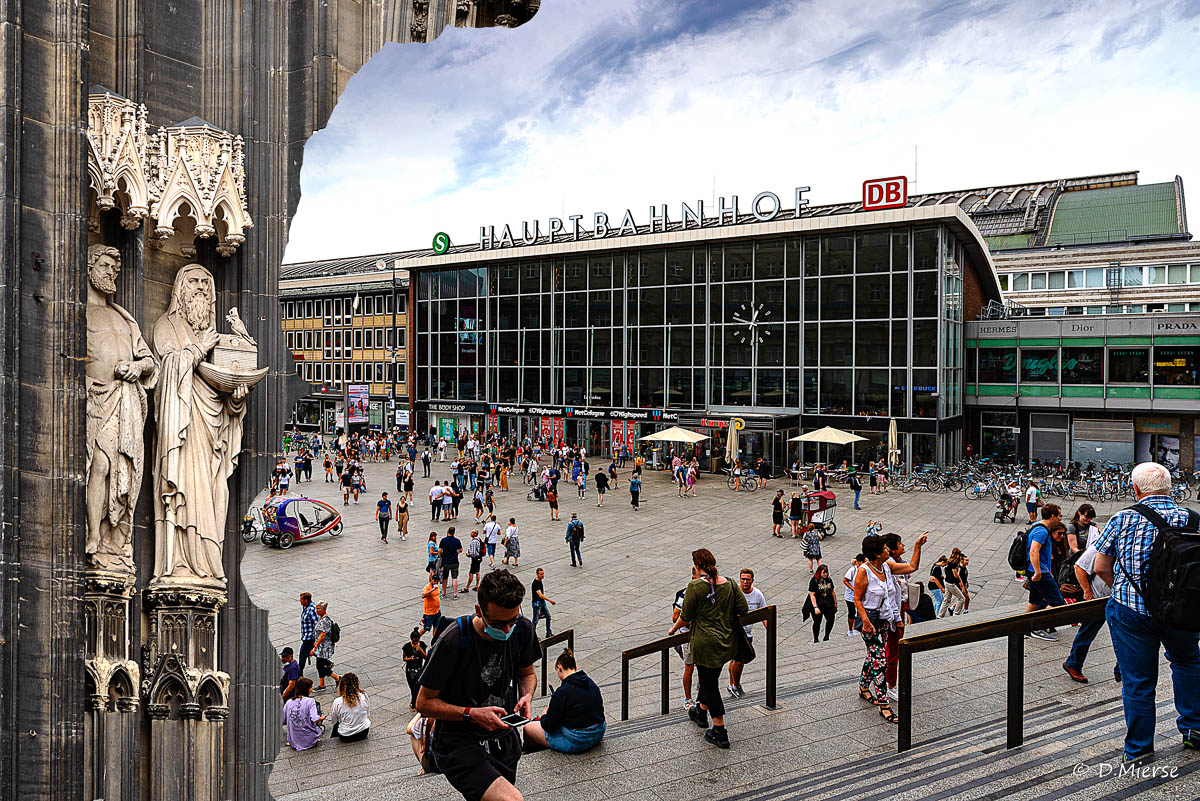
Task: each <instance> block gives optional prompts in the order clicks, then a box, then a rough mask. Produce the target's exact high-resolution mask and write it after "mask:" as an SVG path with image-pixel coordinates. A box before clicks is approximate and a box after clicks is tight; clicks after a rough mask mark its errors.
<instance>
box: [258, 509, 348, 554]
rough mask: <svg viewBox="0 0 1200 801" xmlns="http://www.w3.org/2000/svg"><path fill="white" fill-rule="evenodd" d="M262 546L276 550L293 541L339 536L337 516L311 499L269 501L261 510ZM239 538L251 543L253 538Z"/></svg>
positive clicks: (338, 518)
mask: <svg viewBox="0 0 1200 801" xmlns="http://www.w3.org/2000/svg"><path fill="white" fill-rule="evenodd" d="M262 521H263V522H262V543H263V545H273V546H277V547H279V548H284V549H287V548H291V547H292V545H294V544H295V543H296V541H297V540H309V539H312V538H313V537H319V536H321V535H322V534H328V535H329V536H331V537H337V536H339V535H340V534H341V533H342V515H341V513H340V512H339V511H338V510H337V509H335V508H333V507H332V506H330V505H329V504H327V503H325V502H324V501H318V500H315V499H313V498H290V497H282V498H270V499H268V500H267V502H266V503H264V504H263V507H262ZM242 539H244V540H246V541H247V542H253V537H251V538H250V539H246V535H245V533H243V536H242Z"/></svg>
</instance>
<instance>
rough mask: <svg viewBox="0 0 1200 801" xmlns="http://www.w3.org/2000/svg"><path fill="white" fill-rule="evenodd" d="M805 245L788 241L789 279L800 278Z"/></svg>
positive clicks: (797, 238) (797, 240)
mask: <svg viewBox="0 0 1200 801" xmlns="http://www.w3.org/2000/svg"><path fill="white" fill-rule="evenodd" d="M803 243H804V240H802V239H800V237H795V238H793V239H789V240H787V248H786V254H785V260H786V262H787V277H788V278H799V277H800V273H801V268H802V267H803V265H804V251H803ZM789 405H793V404H789Z"/></svg>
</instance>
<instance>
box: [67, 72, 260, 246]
mask: <svg viewBox="0 0 1200 801" xmlns="http://www.w3.org/2000/svg"><path fill="white" fill-rule="evenodd" d="M92 88H93V92H92V93H91V94H89V95H88V135H87V136H88V167H87V171H88V183H89V185H90V188H91V189H92V193H93V195H94V198H93V200H94V207H93V208H92V209H91V210H90V212H89V226H90V227H91V228H92V230H97V229H98V227H99V212H101V211H107V210H109V209H114V208H115V209H119V210H120V211H121V225H122V226H123V227H125V228H126V229H128V230H131V231H132V230H136V229H137V228H138V227H139V226H140V225H141V224H142V221H143V220H146V219H147V218H149V219H152V220H154V224H153V227H152V228H151V230H150V231H149V233H150V235H151V242H152V243H155V244H161V241H162V240H166V239H170V238H172V237H177V238H179V239H180V240H181V244H180V252H181V253H182V254H183V255H185V256H193V255H195V252H196V251H195V246H194V245H193V244H192V240H193V238H200V239H207V238H209V237H213V236H216V237H217V240H218V241H217V252H218V253H220V254H221V255H222V256H231V255H233V253H234V251H235V250H237V248H238V246H239V245H241V244H242V243H243V242H245V241H246V235H245V231H246V229H247V228H250V227H251V226H252V225H253V224H254V223H253V221H252V220H251V218H250V210H249V206H248V205H247V202H246V159H245V150H244V145H243V142H242V137H240V136H234V135H233V134H231V133H229V132H228V131H223V130H221V129H220V128H218V127H216V126H215V125H212V124H211V123H208V122H205V121H204V120H202V119H199V118H198V117H193V118H191V119H188V120H185V121H183V122H181V123H179V124H178V125H172V126H169V127H160V128H159V129H158V130H157V131H155V132H148V128H147V122H146V107H145V106H143V105H141V104H139V103H134V102H133V101H131V100H127V99H125V98H123V97H121V96H120V95H116V94H113V93H112V92H109V91H107V90H105V89H104V88H103V87H92Z"/></svg>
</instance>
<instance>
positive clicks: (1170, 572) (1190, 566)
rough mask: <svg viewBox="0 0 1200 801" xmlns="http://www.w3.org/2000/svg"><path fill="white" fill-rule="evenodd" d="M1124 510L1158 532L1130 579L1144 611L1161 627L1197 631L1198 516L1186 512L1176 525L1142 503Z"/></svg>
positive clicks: (1199, 614)
mask: <svg viewBox="0 0 1200 801" xmlns="http://www.w3.org/2000/svg"><path fill="white" fill-rule="evenodd" d="M1128 511H1132V512H1136V513H1137V514H1139V515H1141V516H1142V517H1144V518H1146V519H1147V520H1149V521H1150V523H1151V524H1152V525H1153V526H1154V528H1155V529H1157V530H1158V533H1157V536H1155V538H1154V544H1153V545H1152V546H1151V547H1150V556H1149V557H1148V558H1147V559H1146V570H1145V572H1144V573H1143V574H1142V575H1141V576H1139V577H1136V578H1135V577H1133V576H1131V577H1130V578H1131V580H1132V581H1133V585H1134V587H1136V588H1137V591H1138V594H1139V595H1141V596H1142V599H1143V600H1144V601H1145V602H1146V611H1147V612H1148V613H1149V614H1150V617H1152V618H1154V619H1155V620H1157V621H1158V622H1159V623H1161V624H1163V625H1164V626H1169V627H1170V628H1174V629H1180V630H1182V631H1200V514H1197V513H1196V511H1195V510H1193V509H1187V510H1186V511H1187V520H1186V521H1185V522H1184V524H1183V525H1181V526H1176V525H1172V524H1170V523H1168V522H1167V521H1166V520H1165V519H1164V518H1163V516H1162V515H1161V514H1159V513H1158V512H1156V511H1155V510H1154V509H1151V508H1150V507H1149V506H1146V505H1145V504H1142V503H1138V504H1134V505H1133V506H1131V507H1129V509H1128Z"/></svg>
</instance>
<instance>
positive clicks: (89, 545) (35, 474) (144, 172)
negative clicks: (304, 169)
mask: <svg viewBox="0 0 1200 801" xmlns="http://www.w3.org/2000/svg"><path fill="white" fill-rule="evenodd" d="M537 5H538V4H537V2H536V0H525V2H521V3H513V2H511V0H380V1H379V2H372V3H355V4H346V3H342V4H339V3H336V2H331V3H324V4H317V5H316V6H309V5H305V4H291V3H277V2H270V1H268V0H258V1H256V2H249V3H245V4H242V5H241V6H237V5H236V4H229V3H218V2H203V0H179V2H175V3H170V4H163V3H138V2H134V3H128V2H118V0H94V2H91V3H88V4H71V3H44V2H39V3H31V2H20V0H18V2H17V3H16V4H15V5H14V6H13V7H12V8H11V9H10V13H9V14H8V15H7V16H6V18H5V24H4V25H0V53H2V54H3V55H4V57H5V63H6V64H10V65H11V64H22V65H23V67H22V69H20V70H18V71H17V72H16V73H15V74H16V77H15V78H14V79H13V80H11V81H7V82H5V81H0V93H2V94H3V98H2V102H0V126H2V128H0V143H2V144H3V146H4V147H3V151H4V154H5V167H6V169H5V170H3V171H0V198H4V199H5V202H4V203H0V243H3V244H2V245H0V246H2V247H3V249H4V250H3V259H2V261H0V263H2V264H3V271H4V272H3V276H2V280H0V304H3V307H2V310H0V319H2V320H4V325H2V326H0V379H2V380H0V420H2V421H3V422H2V424H0V570H3V579H4V580H3V581H0V610H2V611H3V614H0V708H2V709H3V710H4V724H5V725H4V726H3V727H0V751H2V752H3V753H2V755H0V801H8V799H21V801H26V799H28V800H29V801H51V800H53V801H60V800H61V801H91V799H110V800H111V799H121V800H122V801H158V800H159V799H171V801H225V800H226V799H237V800H239V801H240V800H242V799H266V798H268V797H269V793H268V791H267V777H268V773H269V770H270V765H271V760H272V759H273V758H274V754H275V753H276V752H277V751H278V748H279V746H280V744H281V733H280V729H279V727H278V726H271V725H266V726H265V727H264V723H263V722H264V721H273V720H277V719H278V716H279V709H280V706H279V696H278V692H277V687H276V684H277V678H278V665H279V660H278V657H277V656H276V654H275V651H274V649H273V648H272V644H271V642H270V641H269V639H268V637H267V616H266V613H265V612H264V611H263V610H260V609H258V608H257V607H255V606H254V605H253V604H252V603H251V602H250V600H249V598H248V597H247V594H246V591H245V588H244V587H243V585H242V582H241V577H240V572H239V561H240V556H241V550H242V549H243V548H244V547H245V546H244V544H243V543H242V542H241V539H240V537H239V536H238V535H237V523H238V521H240V518H241V515H242V512H243V511H244V510H245V509H246V508H247V507H248V506H249V504H250V502H251V500H252V499H253V498H254V496H255V495H256V494H257V490H258V488H259V487H261V486H262V485H263V484H264V482H265V480H266V475H267V471H268V470H269V469H270V465H271V464H273V460H274V456H275V450H276V448H277V442H278V437H279V434H280V432H281V431H282V428H283V425H284V424H285V422H286V411H285V410H288V409H290V408H291V407H292V405H293V404H294V402H295V400H296V399H297V398H298V397H299V396H300V395H301V394H302V393H303V391H304V387H303V385H302V384H301V382H300V381H299V379H298V378H297V377H296V375H295V372H294V368H293V366H292V360H291V359H290V357H289V353H288V351H287V349H286V347H285V343H284V339H283V336H282V332H281V329H280V321H279V301H278V284H279V265H280V261H281V259H282V256H283V251H284V247H285V244H286V239H287V226H288V222H289V220H290V218H291V215H292V214H293V213H294V212H295V208H296V203H297V201H298V199H299V186H300V175H299V170H300V165H301V163H302V161H303V149H304V144H305V141H306V140H307V138H308V136H309V135H311V133H312V132H313V131H314V130H315V129H317V128H320V127H322V126H323V125H324V124H325V122H326V120H327V119H328V117H329V115H330V113H331V112H332V110H333V105H334V103H335V102H336V100H337V97H338V94H339V93H340V92H341V90H342V89H343V88H344V87H345V85H346V82H347V81H348V80H349V78H350V77H351V76H352V75H353V74H354V73H355V72H356V71H357V70H358V69H359V68H361V67H362V66H363V64H364V63H365V61H366V60H367V59H369V58H370V57H371V56H372V55H373V54H374V53H375V52H377V51H378V50H379V49H380V48H381V47H382V46H383V45H384V44H385V43H387V42H424V41H432V40H434V39H436V38H437V36H438V35H440V33H441V32H442V31H443V30H444V29H445V28H447V27H490V26H503V27H512V26H513V25H518V24H521V23H524V22H526V21H527V20H529V19H530V18H531V16H532V15H533V14H534V13H535V12H536V11H537ZM275 76H287V77H286V79H277V78H276V77H275ZM89 87H90V88H89ZM400 91H402V90H401V89H398V90H397V92H398V93H399V92H400ZM231 521H232V522H231Z"/></svg>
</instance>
